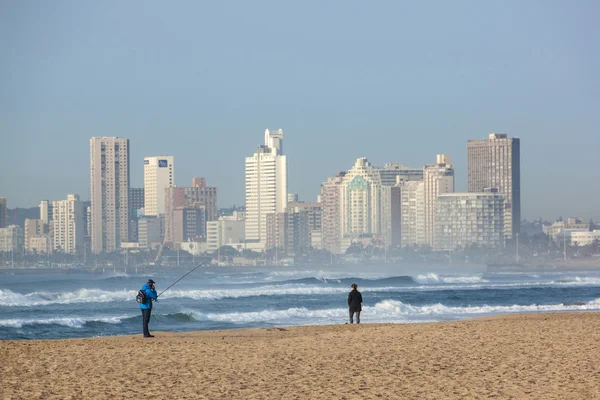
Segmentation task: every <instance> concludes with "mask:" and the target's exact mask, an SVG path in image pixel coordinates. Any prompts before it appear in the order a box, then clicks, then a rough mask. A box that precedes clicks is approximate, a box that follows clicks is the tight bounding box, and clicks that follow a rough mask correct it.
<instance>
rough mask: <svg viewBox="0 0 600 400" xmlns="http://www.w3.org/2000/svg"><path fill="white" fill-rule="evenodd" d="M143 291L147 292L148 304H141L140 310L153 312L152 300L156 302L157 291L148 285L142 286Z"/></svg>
mask: <svg viewBox="0 0 600 400" xmlns="http://www.w3.org/2000/svg"><path fill="white" fill-rule="evenodd" d="M141 290H143V291H145V292H146V302H145V303H141V304H140V308H141V309H142V310H151V309H152V300H156V298H157V297H158V295H157V294H156V290H154V289H152V288H151V287H150V285H148V284H147V283H146V284H145V285H144V286H142V289H141Z"/></svg>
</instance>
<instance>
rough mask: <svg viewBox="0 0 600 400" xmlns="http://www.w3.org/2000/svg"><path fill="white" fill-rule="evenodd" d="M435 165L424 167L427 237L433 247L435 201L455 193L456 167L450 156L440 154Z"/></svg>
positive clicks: (428, 242)
mask: <svg viewBox="0 0 600 400" xmlns="http://www.w3.org/2000/svg"><path fill="white" fill-rule="evenodd" d="M436 161H437V162H436V163H435V164H426V165H425V166H424V167H423V181H424V182H425V188H424V192H425V193H424V194H425V236H426V238H425V239H426V242H427V244H428V245H430V246H432V245H433V234H434V232H435V201H436V199H437V197H438V196H439V195H440V194H443V193H454V166H453V165H452V164H450V156H448V155H446V154H438V155H437V159H436Z"/></svg>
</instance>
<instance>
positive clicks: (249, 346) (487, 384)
mask: <svg viewBox="0 0 600 400" xmlns="http://www.w3.org/2000/svg"><path fill="white" fill-rule="evenodd" d="M153 333H154V334H155V335H156V337H155V338H151V339H144V338H142V337H141V335H138V336H119V337H106V338H90V339H69V340H51V341H0V398H2V399H133V398H140V399H141V398H148V399H404V398H408V399H488V398H494V399H600V313H555V314H527V315H509V316H502V317H494V318H484V319H476V320H469V321H461V322H449V323H430V324H403V325H391V324H385V325H376V324H363V325H330V326H313V327H293V328H265V329H239V330H229V331H201V332H185V333H170V332H153Z"/></svg>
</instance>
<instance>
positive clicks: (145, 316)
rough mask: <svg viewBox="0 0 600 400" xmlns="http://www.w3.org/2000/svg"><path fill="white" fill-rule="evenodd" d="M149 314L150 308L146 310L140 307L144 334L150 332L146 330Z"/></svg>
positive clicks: (148, 334) (146, 334) (150, 312)
mask: <svg viewBox="0 0 600 400" xmlns="http://www.w3.org/2000/svg"><path fill="white" fill-rule="evenodd" d="M150 314H152V309H151V308H149V309H147V310H145V309H143V308H142V325H143V327H144V336H150V332H149V331H148V324H149V323H150Z"/></svg>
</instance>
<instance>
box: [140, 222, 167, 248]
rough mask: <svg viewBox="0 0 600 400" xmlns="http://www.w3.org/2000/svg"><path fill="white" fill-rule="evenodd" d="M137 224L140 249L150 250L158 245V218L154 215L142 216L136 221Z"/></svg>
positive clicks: (159, 240)
mask: <svg viewBox="0 0 600 400" xmlns="http://www.w3.org/2000/svg"><path fill="white" fill-rule="evenodd" d="M137 224H138V243H139V246H140V247H142V248H147V249H151V248H154V247H157V246H159V245H160V243H161V242H162V241H161V238H160V234H161V227H160V217H158V216H154V215H144V216H143V217H141V218H140V219H138V221H137Z"/></svg>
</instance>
